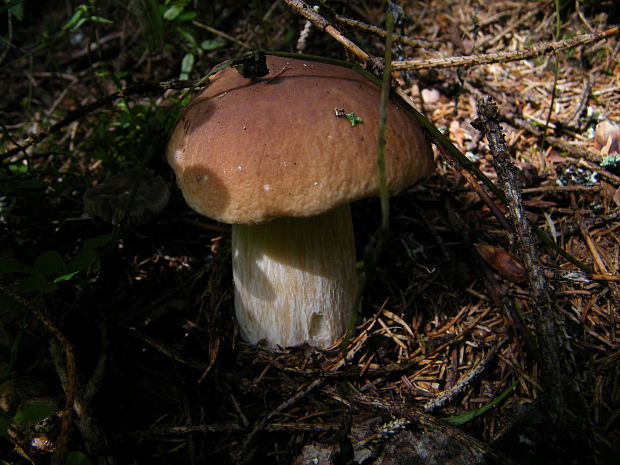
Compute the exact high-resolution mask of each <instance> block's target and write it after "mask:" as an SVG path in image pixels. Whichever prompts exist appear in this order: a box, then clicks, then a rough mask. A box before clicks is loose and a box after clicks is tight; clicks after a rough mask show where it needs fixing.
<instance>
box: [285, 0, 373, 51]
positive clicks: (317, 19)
mask: <svg viewBox="0 0 620 465" xmlns="http://www.w3.org/2000/svg"><path fill="white" fill-rule="evenodd" d="M284 3H286V4H287V5H288V6H290V7H291V8H292V9H293V10H295V11H296V12H297V13H299V14H300V15H301V16H303V17H304V18H306V19H307V20H308V21H310V22H312V24H314V25H315V26H316V27H317V29H319V30H320V31H325V32H327V33H328V34H329V35H330V36H332V37H333V38H334V39H336V40H337V41H338V42H339V43H340V44H342V45H343V46H344V47H345V48H346V49H347V50H349V51H350V52H351V53H353V54H354V55H355V56H356V57H357V58H358V59H359V60H360V61H362V62H366V61H368V59H369V58H370V56H369V55H368V54H367V53H366V52H365V51H364V50H362V49H361V48H360V47H358V46H357V45H356V44H355V43H353V42H352V41H351V40H349V39H348V38H347V37H345V36H344V35H343V34H342V33H341V32H340V31H339V30H338V29H336V28H335V27H334V26H332V25H331V24H330V23H329V21H327V20H326V19H325V18H323V17H322V16H321V15H320V14H318V13H317V12H316V11H314V9H313V8H312V7H310V6H309V5H308V4H306V2H303V1H301V0H284Z"/></svg>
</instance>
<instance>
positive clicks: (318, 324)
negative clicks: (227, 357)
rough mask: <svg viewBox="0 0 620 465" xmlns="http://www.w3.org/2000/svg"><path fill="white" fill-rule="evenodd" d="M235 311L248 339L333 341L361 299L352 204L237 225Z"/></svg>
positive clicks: (291, 343)
mask: <svg viewBox="0 0 620 465" xmlns="http://www.w3.org/2000/svg"><path fill="white" fill-rule="evenodd" d="M232 253H233V276H234V281H235V313H236V316H237V321H238V324H239V329H240V332H241V336H242V338H243V339H244V340H246V341H247V342H249V343H251V344H258V343H259V342H261V341H262V343H263V344H265V346H266V347H269V348H274V347H276V346H281V347H287V346H296V345H300V344H303V343H308V344H310V345H312V346H315V347H319V348H326V347H329V346H331V345H333V344H334V342H336V340H337V339H338V338H339V337H341V336H342V335H343V333H344V331H345V329H346V327H347V324H348V322H349V319H350V315H351V312H352V311H353V309H354V306H355V302H356V300H357V290H358V278H357V274H356V272H355V243H354V236H353V224H352V221H351V212H350V209H349V206H348V205H345V206H342V207H338V208H336V209H335V210H332V211H329V212H327V213H324V214H322V215H319V216H315V217H312V218H282V219H278V220H274V221H272V222H270V223H266V224H262V225H256V226H246V225H233V230H232Z"/></svg>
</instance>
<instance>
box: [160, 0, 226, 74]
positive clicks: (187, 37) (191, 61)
mask: <svg viewBox="0 0 620 465" xmlns="http://www.w3.org/2000/svg"><path fill="white" fill-rule="evenodd" d="M189 4H190V0H167V1H166V3H165V10H164V12H163V19H164V20H165V21H167V22H168V23H170V24H171V25H172V27H173V30H174V31H175V33H176V34H177V35H178V36H179V37H180V38H182V41H183V42H184V43H185V45H186V47H187V48H188V49H189V50H188V51H187V52H186V53H185V55H184V56H183V60H182V61H181V73H180V75H179V79H184V80H187V79H189V75H190V73H191V72H192V71H193V69H194V65H195V63H196V60H197V58H198V59H200V58H202V57H203V55H204V53H205V52H208V51H211V50H216V49H218V48H221V47H223V46H224V45H225V44H226V41H225V40H223V39H221V38H219V37H216V38H214V39H210V40H204V41H201V42H199V41H198V40H197V39H196V37H195V36H194V32H193V30H192V28H191V27H190V26H191V23H192V21H194V20H195V19H196V16H197V13H196V12H194V11H186V8H187V6H188V5H189Z"/></svg>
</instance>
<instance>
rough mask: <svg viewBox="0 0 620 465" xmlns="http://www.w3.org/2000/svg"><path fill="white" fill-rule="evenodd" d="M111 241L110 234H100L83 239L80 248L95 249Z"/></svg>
mask: <svg viewBox="0 0 620 465" xmlns="http://www.w3.org/2000/svg"><path fill="white" fill-rule="evenodd" d="M110 242H112V235H111V234H102V235H101V236H97V237H92V238H90V239H86V240H85V241H84V245H82V250H95V249H98V248H100V247H103V246H105V245H108V244H109V243H110Z"/></svg>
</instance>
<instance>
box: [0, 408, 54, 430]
mask: <svg viewBox="0 0 620 465" xmlns="http://www.w3.org/2000/svg"><path fill="white" fill-rule="evenodd" d="M53 413H54V409H53V408H52V407H51V406H50V405H49V404H46V403H43V402H42V403H34V404H30V405H28V406H27V407H24V408H23V409H21V410H19V411H18V412H17V413H16V414H15V415H13V417H10V416H9V415H6V414H2V415H0V436H5V435H6V434H7V432H8V430H9V427H10V426H11V425H26V424H35V423H39V422H40V421H43V420H45V419H46V418H48V417H49V416H50V415H52V414H53Z"/></svg>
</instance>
